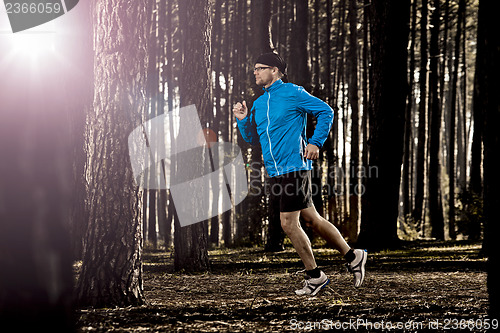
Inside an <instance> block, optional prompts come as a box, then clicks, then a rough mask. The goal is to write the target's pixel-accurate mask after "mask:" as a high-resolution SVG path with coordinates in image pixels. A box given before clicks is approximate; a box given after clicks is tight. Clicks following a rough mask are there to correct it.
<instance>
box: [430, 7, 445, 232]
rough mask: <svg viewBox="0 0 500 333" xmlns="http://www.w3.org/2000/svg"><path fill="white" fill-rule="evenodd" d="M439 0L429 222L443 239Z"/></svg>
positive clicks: (434, 30) (432, 97)
mask: <svg viewBox="0 0 500 333" xmlns="http://www.w3.org/2000/svg"><path fill="white" fill-rule="evenodd" d="M439 7H440V4H439V0H434V11H433V12H432V15H431V26H432V28H431V42H430V48H429V57H430V65H429V114H430V115H429V122H430V124H429V127H430V131H429V174H428V175H429V181H428V184H429V218H430V219H429V220H430V221H429V222H430V225H431V226H432V237H434V238H436V239H440V240H443V239H444V219H443V208H442V204H441V186H440V184H441V182H440V170H441V164H440V163H439V161H440V159H439V142H440V134H441V101H440V99H439V87H438V78H439V75H438V62H439V30H440V29H439V20H440V8H439Z"/></svg>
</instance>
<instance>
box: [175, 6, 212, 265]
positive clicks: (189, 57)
mask: <svg viewBox="0 0 500 333" xmlns="http://www.w3.org/2000/svg"><path fill="white" fill-rule="evenodd" d="M210 17H211V2H210V1H209V0H186V1H182V2H180V3H179V22H180V25H181V29H182V34H181V50H182V52H183V57H182V58H183V61H182V66H181V75H180V77H179V92H180V104H181V107H183V106H188V105H191V104H194V105H195V106H196V108H197V110H198V114H208V112H213V111H212V102H211V97H212V96H211V90H210V77H211V76H210V75H211V73H210V31H211V21H210ZM203 125H205V124H203ZM184 126H186V125H185V124H183V123H182V121H181V124H180V129H179V131H182V130H186V129H185V128H184ZM178 168H182V165H178ZM206 228H207V225H206V221H204V222H199V223H195V224H191V225H188V226H185V227H181V226H180V224H179V221H178V219H176V223H175V235H174V253H175V255H174V266H175V270H176V271H179V270H181V269H183V270H186V271H206V270H208V269H209V260H208V239H207V238H208V234H207V230H206Z"/></svg>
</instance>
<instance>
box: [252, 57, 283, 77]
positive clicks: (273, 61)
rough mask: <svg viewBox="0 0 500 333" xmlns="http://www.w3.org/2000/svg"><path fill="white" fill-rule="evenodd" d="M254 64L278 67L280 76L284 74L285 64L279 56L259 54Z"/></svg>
mask: <svg viewBox="0 0 500 333" xmlns="http://www.w3.org/2000/svg"><path fill="white" fill-rule="evenodd" d="M255 63H256V64H263V65H268V66H272V67H278V69H279V71H280V72H281V73H282V74H286V62H285V60H283V58H282V57H280V55H279V54H277V53H274V52H269V53H264V54H261V55H260V56H259V57H258V58H257V60H255Z"/></svg>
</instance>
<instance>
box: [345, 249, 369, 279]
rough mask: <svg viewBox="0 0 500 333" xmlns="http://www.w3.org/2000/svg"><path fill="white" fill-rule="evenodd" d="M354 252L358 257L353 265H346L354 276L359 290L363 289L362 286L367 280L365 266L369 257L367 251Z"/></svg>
mask: <svg viewBox="0 0 500 333" xmlns="http://www.w3.org/2000/svg"><path fill="white" fill-rule="evenodd" d="M353 252H354V254H355V255H356V257H355V258H354V260H353V261H352V262H351V263H349V264H345V265H346V267H347V270H348V271H349V272H351V273H352V274H353V275H354V287H355V288H358V287H361V284H362V283H363V280H364V279H365V264H366V259H367V257H368V252H367V251H366V250H359V249H357V250H354V251H353Z"/></svg>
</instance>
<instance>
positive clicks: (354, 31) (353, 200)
mask: <svg viewBox="0 0 500 333" xmlns="http://www.w3.org/2000/svg"><path fill="white" fill-rule="evenodd" d="M347 17H348V20H349V49H348V53H347V59H348V68H349V71H348V75H349V91H348V94H349V104H350V105H351V112H352V125H351V128H352V129H351V160H350V165H349V183H350V184H349V209H350V211H349V222H348V224H349V225H348V228H347V230H348V234H347V235H345V236H346V237H348V238H349V239H351V240H355V239H356V237H357V235H358V222H359V193H360V192H361V191H360V189H359V178H358V172H359V171H361V170H359V96H358V28H357V25H358V8H357V1H356V0H349V13H348V15H347Z"/></svg>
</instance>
